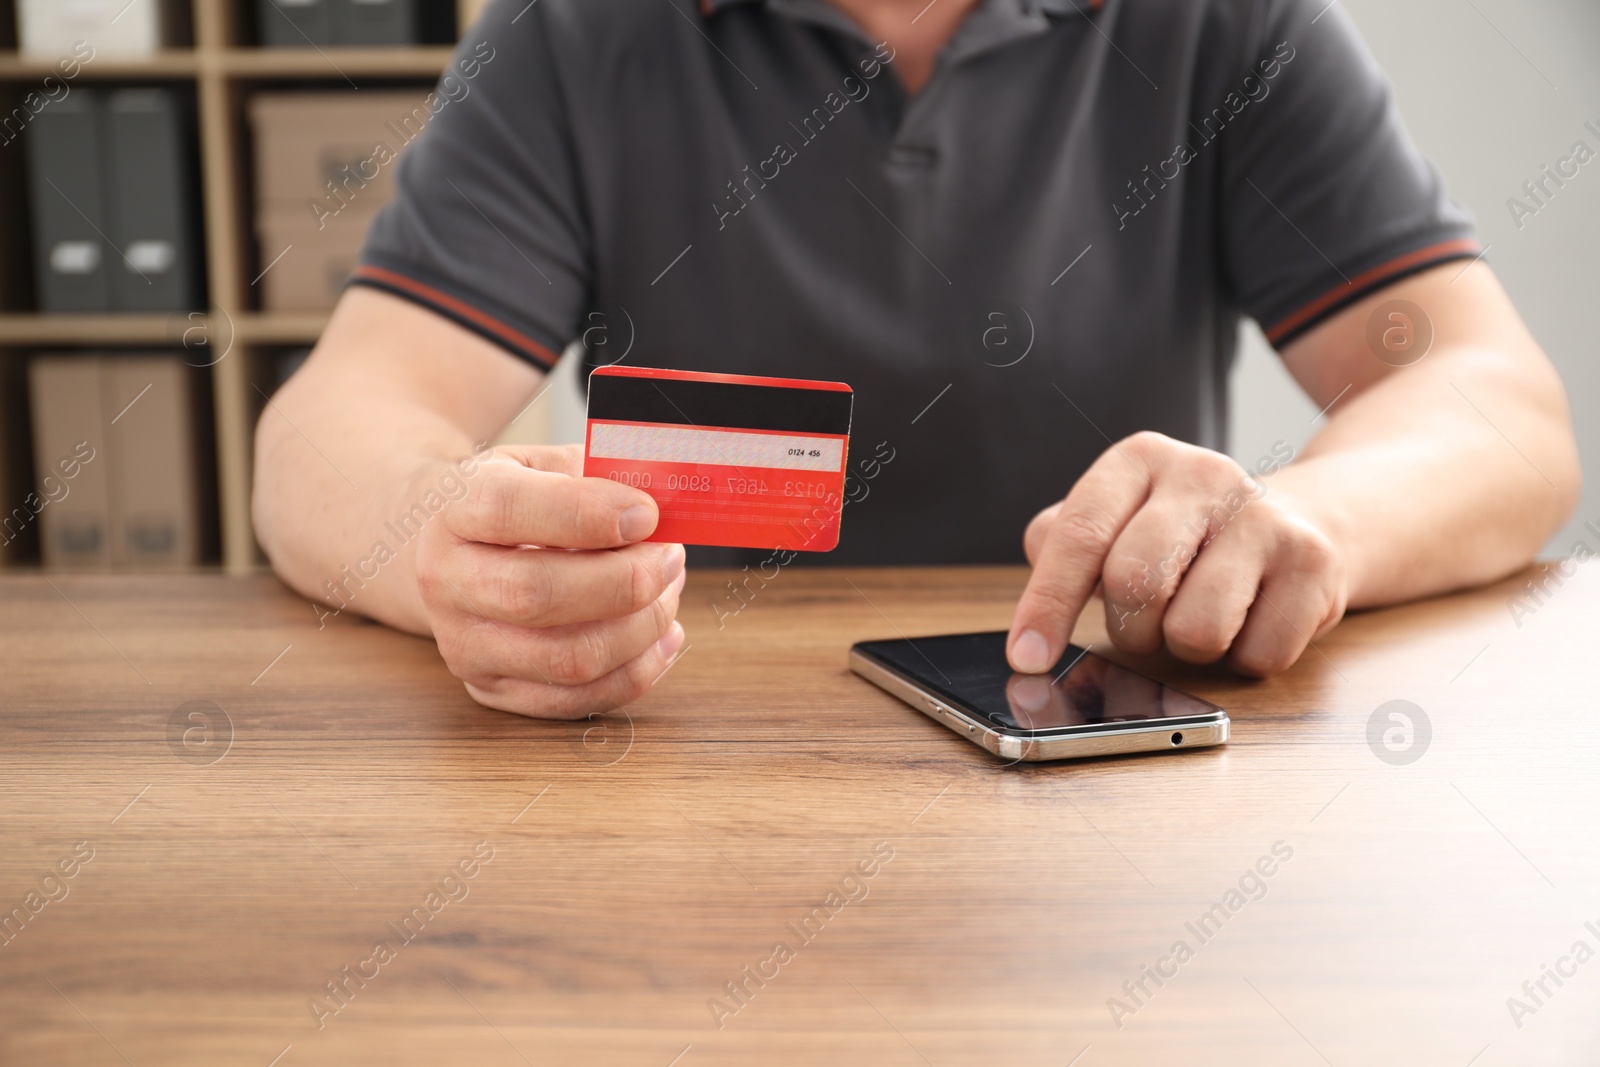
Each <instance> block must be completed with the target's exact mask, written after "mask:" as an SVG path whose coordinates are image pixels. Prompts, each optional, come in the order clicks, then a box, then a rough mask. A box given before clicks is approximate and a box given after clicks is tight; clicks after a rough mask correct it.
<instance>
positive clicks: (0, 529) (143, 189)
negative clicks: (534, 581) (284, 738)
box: [0, 0, 1600, 573]
mask: <svg viewBox="0 0 1600 1067" xmlns="http://www.w3.org/2000/svg"><path fill="white" fill-rule="evenodd" d="M1338 2H1341V3H1343V5H1344V7H1345V8H1346V10H1348V11H1349V13H1350V14H1351V15H1352V16H1353V17H1354V19H1355V21H1356V22H1357V24H1358V25H1359V26H1360V28H1361V29H1362V31H1363V33H1364V34H1365V35H1366V38H1367V40H1368V42H1369V43H1370V45H1371V47H1372V49H1373V51H1374V52H1375V53H1376V55H1377V57H1378V60H1379V62H1380V63H1381V64H1382V65H1383V66H1384V67H1385V69H1386V70H1387V71H1388V73H1389V75H1390V78H1391V79H1392V81H1393V82H1394V85H1395V89H1396V92H1397V93H1398V96H1399V100H1400V105H1401V109H1402V111H1403V113H1404V114H1405V116H1406V118H1407V121H1408V123H1409V125H1410V127H1411V131H1412V133H1413V135H1414V136H1415V138H1416V139H1417V141H1418V142H1419V144H1420V145H1421V147H1422V149H1423V150H1424V151H1425V152H1426V153H1428V155H1429V156H1431V157H1432V158H1433V160H1434V161H1435V162H1436V163H1437V164H1438V165H1439V166H1440V168H1441V169H1442V170H1443V172H1444V174H1445V176H1446V178H1447V180H1448V181H1449V184H1450V187H1451V189H1452V190H1453V192H1454V194H1455V196H1456V198H1457V199H1458V200H1460V201H1461V202H1462V203H1464V204H1465V205H1467V206H1468V207H1469V208H1470V209H1471V210H1472V211H1473V212H1474V213H1475V214H1476V215H1477V218H1478V221H1479V224H1480V226H1481V231H1482V238H1483V241H1484V242H1485V243H1486V244H1487V245H1488V246H1489V251H1488V255H1487V258H1488V260H1489V262H1490V263H1491V264H1492V265H1493V267H1494V268H1495V270H1496V271H1497V272H1498V274H1499V275H1500V277H1501V279H1502V281H1503V282H1504V283H1505V285H1506V288H1507V289H1508V290H1509V291H1510V293H1511V296H1512V298H1513V299H1514V300H1515V301H1516V303H1517V305H1518V307H1519V308H1520V309H1521V310H1522V313H1523V315H1524V316H1525V317H1526V318H1527V320H1528V322H1529V324H1530V325H1531V327H1532V328H1533V331H1534V333H1535V335H1536V336H1537V337H1538V338H1539V340H1540V341H1541V342H1542V343H1543V344H1544V346H1545V348H1546V350H1547V351H1548V352H1549V353H1550V355H1551V357H1552V358H1553V359H1554V360H1555V361H1556V364H1557V365H1558V367H1559V368H1560V370H1561V373H1562V375H1563V377H1564V378H1565V380H1566V383H1567V388H1568V390H1569V393H1570V395H1571V397H1572V402H1573V405H1574V408H1575V415H1576V423H1577V427H1578V434H1579V440H1580V445H1581V447H1582V449H1583V456H1584V461H1585V467H1586V469H1588V470H1590V471H1595V470H1600V428H1597V426H1596V421H1597V420H1596V418H1595V416H1596V414H1600V411H1597V408H1600V368H1597V367H1596V366H1595V365H1594V359H1593V357H1592V351H1593V349H1594V346H1595V340H1594V339H1595V337H1596V336H1597V334H1600V323H1597V322H1596V297H1597V294H1600V285H1597V282H1600V269H1597V267H1596V250H1597V249H1600V160H1597V161H1596V162H1594V163H1592V164H1590V165H1588V166H1585V167H1583V168H1582V169H1581V170H1580V171H1579V173H1578V175H1577V176H1576V177H1574V178H1570V179H1568V180H1566V182H1565V184H1564V185H1563V186H1562V187H1561V188H1559V189H1558V190H1557V191H1556V193H1555V195H1553V196H1549V197H1547V198H1545V201H1544V202H1543V203H1542V204H1532V202H1530V200H1529V198H1528V196H1527V194H1526V193H1525V192H1524V191H1523V184H1524V183H1525V182H1528V181H1530V180H1534V179H1539V178H1542V177H1543V168H1544V167H1545V166H1546V165H1550V166H1554V164H1555V162H1556V161H1557V160H1558V159H1560V158H1562V157H1564V156H1567V155H1569V154H1570V153H1571V152H1572V151H1573V146H1574V145H1575V143H1576V142H1578V141H1584V142H1587V143H1588V145H1589V146H1590V147H1591V148H1592V149H1594V150H1595V151H1600V133H1597V132H1595V131H1591V130H1589V129H1586V128H1585V125H1584V124H1585V122H1591V123H1593V124H1594V127H1595V130H1596V131H1600V64H1597V63H1596V62H1595V61H1594V56H1595V52H1596V47H1597V46H1600V5H1597V4H1595V3H1594V0H1523V2H1520V3H1518V2H1516V0H1388V2H1384V3H1380V2H1379V0H1338ZM480 8H481V2H480V0H0V507H3V508H5V509H8V510H5V511H3V512H0V567H34V566H39V565H41V564H42V565H43V566H46V567H50V568H60V569H74V570H108V571H151V570H157V571H159V570H166V569H189V568H193V567H197V566H216V565H219V564H220V565H222V566H223V567H224V568H225V569H227V570H228V571H230V572H233V573H245V572H248V571H250V570H252V569H254V568H256V567H258V566H260V563H261V557H260V554H259V551H258V550H257V548H256V546H255V543H254V540H253V538H252V535H251V532H250V523H249V469H250V440H251V436H252V433H253V428H254V425H255V420H256V419H257V418H259V417H260V416H261V413H262V411H263V409H264V408H265V406H266V405H267V403H268V402H269V398H270V396H271V394H272V392H273V390H274V389H276V388H277V387H278V385H280V384H281V383H282V382H283V380H284V379H285V378H286V377H287V376H288V375H289V374H291V373H293V371H294V369H295V368H296V367H297V366H298V364H299V362H300V361H301V360H302V359H303V358H304V356H305V353H306V352H307V350H308V348H309V346H310V345H311V344H312V343H314V342H315V340H316V337H317V334H318V332H319V331H320V330H321V328H322V325H323V323H324V322H325V321H326V317H327V313H328V310H329V309H330V308H331V306H332V304H333V302H334V301H335V300H336V299H337V296H338V293H339V291H340V288H341V286H342V284H343V281H344V277H345V275H346V274H347V273H348V271H349V270H350V267H351V265H352V263H353V262H354V259H355V255H356V251H357V249H358V248H359V246H360V242H361V238H362V235H363V233H364V232H365V229H366V225H367V223H368V222H369V221H370V219H371V218H372V216H373V214H374V213H375V212H376V211H377V209H378V208H379V207H380V206H381V205H382V204H383V203H384V202H385V200H387V199H388V197H389V196H390V195H391V190H392V186H391V185H390V181H391V177H392V173H393V168H392V165H391V163H392V156H393V155H394V154H397V153H398V152H399V151H400V150H401V149H402V148H403V147H404V145H405V144H406V143H407V142H408V141H409V140H410V139H411V138H412V137H415V136H416V134H417V132H419V131H420V129H421V128H422V126H423V125H425V124H426V122H427V121H428V119H429V117H430V114H429V105H428V97H429V93H430V92H431V91H432V89H433V87H434V83H435V81H436V80H437V79H438V78H439V76H440V74H441V73H443V72H445V71H446V65H447V64H449V63H451V48H452V45H453V43H454V41H455V40H456V39H457V36H458V34H460V33H463V32H465V28H466V27H467V26H469V25H470V23H471V20H472V19H473V17H474V16H475V14H476V13H477V10H478V9H480ZM478 72H479V69H478V68H477V67H476V66H474V65H472V64H471V63H470V62H468V63H466V64H464V65H463V64H461V63H458V64H457V66H456V67H455V68H452V69H451V70H450V71H449V73H450V74H451V75H452V76H453V77H454V78H455V79H456V85H457V87H458V88H457V91H460V89H459V87H461V86H470V82H471V79H472V78H473V77H475V76H476V75H477V73H478ZM358 88H359V89H360V90H361V91H360V92H359V93H357V92H355V91H354V90H356V89H358ZM433 106H434V108H435V109H437V108H439V107H441V106H448V103H445V104H443V105H441V104H440V103H439V100H438V98H436V99H435V101H434V104H433ZM1513 198H1516V199H1518V200H1521V201H1522V202H1523V203H1524V204H1532V206H1535V207H1537V211H1536V212H1534V213H1531V214H1529V213H1527V212H1523V213H1522V214H1521V217H1520V218H1519V217H1516V216H1514V215H1513V213H1512V211H1511V207H1510V204H1509V203H1508V202H1509V201H1511V200H1512V199H1513ZM308 204H309V205H313V209H312V210H307V207H308ZM1243 341H1244V343H1243V347H1242V351H1241V356H1240V360H1239V363H1238V366H1237V368H1236V372H1235V374H1234V380H1233V409H1234V422H1233V431H1232V436H1231V439H1230V440H1231V446H1230V447H1231V451H1232V452H1233V454H1234V455H1235V457H1236V458H1238V459H1239V460H1240V461H1241V462H1244V463H1246V464H1247V465H1248V464H1252V463H1253V462H1254V461H1255V460H1256V459H1257V458H1258V457H1260V456H1262V455H1266V454H1269V453H1271V452H1272V451H1273V446H1274V445H1275V443H1276V442H1279V441H1286V442H1288V443H1290V444H1292V445H1294V446H1295V447H1296V448H1298V447H1300V446H1301V445H1303V444H1304V442H1305V441H1307V440H1308V439H1309V438H1310V437H1311V436H1312V434H1314V433H1315V431H1316V428H1317V424H1318V422H1317V420H1318V412H1317V410H1316V408H1315V406H1314V405H1312V404H1311V403H1310V402H1309V401H1307V400H1306V399H1305V398H1304V397H1303V396H1302V395H1301V394H1300V393H1299V391H1298V390H1297V388H1296V387H1295V386H1294V384H1293V382H1291V381H1290V380H1289V379H1288V377H1287V376H1286V375H1285V374H1284V373H1283V371H1282V369H1281V366H1280V365H1279V363H1278V360H1277V357H1276V355H1275V354H1274V353H1273V352H1272V350H1271V349H1270V348H1269V347H1268V346H1267V345H1266V343H1265V342H1264V341H1263V339H1262V338H1261V336H1260V334H1259V332H1258V331H1256V330H1255V329H1254V327H1248V328H1247V329H1246V330H1245V331H1244V338H1243ZM576 372H577V360H576V358H575V356H574V353H573V352H571V351H569V352H568V354H567V355H566V357H564V359H563V361H562V364H561V365H560V367H559V368H558V369H557V371H556V373H555V375H554V376H553V379H552V382H551V384H550V388H549V389H548V391H547V392H546V393H545V394H544V396H543V397H542V399H541V400H539V402H537V403H535V404H533V405H532V406H531V407H530V408H529V409H528V411H527V412H526V414H525V415H524V417H523V418H522V419H520V420H519V422H518V424H517V425H515V426H513V427H512V428H510V429H509V430H508V431H507V434H506V439H508V440H520V441H578V440H581V437H582V417H583V412H582V402H581V392H580V389H579V387H578V376H577V373H576ZM80 442H89V443H90V444H89V447H88V448H87V449H84V448H82V447H80ZM1066 488H1067V487H1065V486H1063V487H1062V489H1063V491H1064V490H1065V489H1066ZM1585 520H1596V521H1597V522H1600V489H1596V488H1594V487H1593V486H1591V487H1589V488H1587V489H1586V491H1585V494H1584V499H1583V503H1582V504H1581V505H1580V508H1579V511H1578V513H1577V515H1576V516H1575V517H1574V519H1573V521H1572V523H1571V524H1569V527H1568V529H1567V530H1565V531H1563V533H1562V534H1561V535H1559V536H1558V537H1556V538H1555V539H1553V541H1552V542H1551V545H1550V546H1549V551H1550V552H1551V553H1552V554H1565V553H1566V552H1567V551H1569V550H1570V548H1571V545H1572V542H1573V541H1574V540H1575V539H1576V538H1577V537H1578V536H1579V535H1580V534H1579V531H1580V529H1581V526H1582V523H1583V522H1584V521H1585Z"/></svg>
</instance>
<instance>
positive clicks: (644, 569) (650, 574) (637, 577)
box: [622, 552, 661, 615]
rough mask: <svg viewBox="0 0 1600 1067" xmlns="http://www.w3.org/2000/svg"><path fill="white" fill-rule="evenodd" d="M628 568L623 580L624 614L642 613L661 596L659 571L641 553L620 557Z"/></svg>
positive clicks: (631, 553) (630, 553)
mask: <svg viewBox="0 0 1600 1067" xmlns="http://www.w3.org/2000/svg"><path fill="white" fill-rule="evenodd" d="M622 559H623V561H624V563H625V565H626V566H627V568H628V573H627V575H626V576H625V577H624V579H623V584H624V585H625V586H626V589H627V592H626V593H625V594H624V597H623V604H624V607H625V612H626V614H629V615H631V614H633V613H634V612H636V611H643V610H644V609H645V608H647V607H649V606H650V604H651V602H652V601H654V600H655V599H656V598H657V597H659V596H660V595H661V582H660V571H659V569H658V568H657V567H656V566H655V565H654V563H653V562H652V560H650V559H649V558H648V557H646V556H644V555H643V554H642V553H638V552H629V553H627V554H625V555H624V556H623V557H622Z"/></svg>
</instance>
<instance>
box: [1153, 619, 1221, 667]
mask: <svg viewBox="0 0 1600 1067" xmlns="http://www.w3.org/2000/svg"><path fill="white" fill-rule="evenodd" d="M1162 633H1163V636H1164V637H1165V638H1166V641H1167V648H1168V649H1169V650H1171V652H1172V654H1173V655H1175V656H1177V657H1178V658H1179V659H1182V660H1186V661H1188V662H1191V663H1215V662H1216V661H1217V660H1219V659H1221V658H1222V657H1223V655H1224V654H1225V653H1226V652H1227V651H1228V638H1227V635H1225V634H1224V633H1223V632H1222V628H1221V627H1220V626H1218V625H1217V624H1216V623H1215V622H1214V621H1213V620H1211V619H1206V618H1200V617H1195V616H1181V617H1174V616H1170V615H1169V616H1168V617H1167V620H1166V623H1165V624H1164V626H1163V627H1162Z"/></svg>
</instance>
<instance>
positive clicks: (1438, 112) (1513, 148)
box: [1230, 0, 1600, 554]
mask: <svg viewBox="0 0 1600 1067" xmlns="http://www.w3.org/2000/svg"><path fill="white" fill-rule="evenodd" d="M1341 2H1342V3H1344V5H1345V7H1346V10H1348V11H1349V12H1350V14H1351V16H1352V17H1353V18H1354V19H1355V21H1356V24H1357V25H1358V26H1360V27H1361V31H1362V33H1363V34H1364V35H1365V36H1366V39H1367V43H1368V44H1369V45H1370V46H1371V47H1372V50H1373V52H1374V53H1375V54H1376V55H1377V57H1378V61H1379V62H1380V63H1381V64H1382V65H1383V67H1384V69H1385V70H1387V71H1388V73H1389V77H1390V80H1391V81H1393V82H1394V85H1395V90H1396V92H1397V93H1398V94H1399V100H1400V108H1401V111H1402V113H1403V114H1404V115H1405V118H1406V122H1407V124H1408V125H1409V126H1410V128H1411V133H1412V136H1413V137H1415V138H1416V140H1417V143H1418V144H1419V145H1421V147H1422V150H1423V151H1424V152H1426V153H1427V154H1428V155H1429V156H1430V157H1432V159H1433V161H1434V162H1435V163H1437V164H1438V165H1439V167H1440V169H1441V170H1443V171H1444V175H1445V179H1446V180H1447V181H1448V182H1449V185H1450V189H1451V192H1452V193H1453V194H1454V196H1455V198H1456V199H1457V200H1458V201H1460V202H1461V203H1463V204H1465V205H1466V206H1467V207H1469V208H1471V209H1472V211H1473V213H1474V214H1476V215H1477V217H1478V223H1479V226H1480V228H1481V236H1482V240H1483V241H1484V243H1486V244H1487V245H1489V246H1490V248H1489V254H1488V256H1487V259H1488V262H1489V263H1490V265H1491V266H1493V268H1494V270H1495V273H1496V274H1498V275H1499V277H1500V280H1501V281H1502V282H1503V283H1504V284H1505V287H1506V289H1507V290H1508V291H1509V292H1510V293H1511V298H1512V299H1513V300H1514V301H1516V304H1517V307H1518V308H1519V309H1520V310H1521V311H1522V314H1523V317H1524V318H1526V319H1527V321H1528V324H1529V326H1530V327H1531V328H1532V329H1533V332H1534V335H1535V336H1536V337H1538V339H1539V341H1540V342H1541V343H1542V344H1543V345H1544V347H1545V351H1547V352H1549V353H1550V358H1551V359H1553V360H1554V361H1555V364H1556V366H1557V367H1558V368H1559V369H1560V371H1561V376H1562V377H1563V378H1564V379H1565V381H1566V383H1567V392H1568V395H1569V397H1570V399H1571V402H1572V406H1573V421H1574V422H1575V424H1576V426H1577V433H1578V444H1579V447H1580V449H1581V450H1582V453H1583V464H1584V470H1585V472H1586V473H1587V474H1588V475H1589V479H1590V480H1589V482H1588V484H1587V486H1586V487H1585V490H1584V495H1583V501H1582V503H1581V504H1579V506H1578V511H1577V513H1576V515H1575V516H1574V518H1573V520H1572V522H1571V523H1569V524H1568V526H1567V528H1566V529H1565V530H1564V531H1562V533H1561V534H1560V535H1558V536H1557V537H1556V538H1554V539H1553V540H1552V541H1551V543H1550V545H1549V547H1548V551H1550V552H1551V553H1554V554H1565V553H1566V552H1568V551H1569V550H1570V549H1571V547H1572V543H1573V541H1574V540H1575V539H1576V538H1577V537H1578V536H1579V528H1580V527H1581V526H1582V524H1583V521H1584V520H1585V519H1593V520H1596V521H1597V522H1600V418H1597V416H1600V367H1597V366H1596V361H1595V356H1596V348H1597V344H1596V341H1597V338H1600V160H1597V161H1595V162H1593V163H1590V164H1589V165H1588V166H1586V167H1584V168H1582V169H1581V170H1580V171H1579V174H1578V177H1577V178H1575V179H1573V180H1571V181H1568V182H1567V185H1566V187H1565V188H1563V189H1561V190H1560V191H1559V192H1558V193H1557V195H1556V196H1555V197H1554V198H1552V199H1551V200H1550V202H1549V204H1548V205H1547V206H1546V207H1544V208H1543V209H1541V210H1540V211H1539V213H1538V214H1537V215H1536V216H1534V217H1532V218H1524V219H1523V220H1522V222H1523V225H1522V228H1521V229H1520V230H1519V229H1518V228H1517V227H1516V225H1515V224H1514V223H1513V221H1512V217H1511V213H1510V212H1509V211H1508V210H1507V208H1506V200H1507V199H1508V198H1509V197H1513V196H1521V195H1522V194H1521V186H1522V183H1523V182H1525V181H1528V180H1529V179H1531V178H1534V177H1537V176H1538V175H1539V172H1540V168H1541V167H1542V166H1544V165H1545V164H1547V163H1548V164H1554V163H1555V161H1556V159H1557V158H1558V157H1561V156H1564V155H1566V154H1568V152H1569V151H1570V150H1571V148H1572V145H1573V142H1574V141H1577V140H1579V139H1580V138H1581V139H1582V140H1585V141H1587V142H1588V143H1589V145H1590V147H1592V148H1596V149H1600V139H1597V138H1596V137H1595V135H1594V134H1592V133H1589V132H1588V131H1587V130H1585V129H1584V128H1583V124H1584V122H1585V121H1590V122H1593V123H1594V124H1595V125H1596V126H1597V127H1600V3H1596V2H1595V0H1341ZM1502 34H1503V36H1502ZM1519 52H1520V54H1519ZM1547 78H1548V79H1549V80H1548V81H1547V80H1546V79H1547ZM1551 83H1554V84H1553V85H1552V84H1551ZM1233 401H1234V423H1233V433H1232V436H1231V438H1230V440H1231V446H1230V450H1231V451H1232V453H1233V455H1234V456H1235V457H1236V458H1238V459H1240V460H1241V461H1244V460H1251V461H1253V460H1254V459H1255V458H1256V457H1258V456H1261V455H1263V454H1265V453H1266V452H1268V451H1269V450H1270V448H1271V446H1272V443H1273V442H1274V441H1277V440H1279V439H1282V440H1287V441H1289V442H1290V443H1291V444H1294V445H1295V446H1296V447H1298V446H1299V445H1300V444H1301V443H1303V442H1304V441H1305V440H1307V439H1308V438H1309V437H1310V436H1311V434H1312V432H1313V427H1312V425H1311V421H1310V420H1311V419H1312V418H1313V417H1314V416H1315V415H1316V413H1317V412H1316V408H1315V406H1314V405H1312V404H1311V403H1310V401H1308V400H1306V399H1305V397H1304V396H1303V395H1302V394H1301V393H1300V392H1299V390H1298V388H1297V387H1296V386H1295V385H1294V383H1293V382H1292V381H1291V380H1289V378H1288V376H1287V375H1285V374H1284V372H1283V369H1282V367H1281V366H1280V365H1279V363H1278V359H1277V356H1276V355H1275V354H1274V353H1273V352H1272V351H1271V349H1269V348H1268V347H1267V346H1266V344H1265V342H1264V341H1263V340H1262V339H1261V336H1260V334H1259V332H1258V331H1256V330H1254V329H1250V330H1247V331H1246V344H1245V347H1244V350H1243V352H1242V354H1241V359H1240V362H1239V366H1238V368H1237V370H1236V372H1235V374H1234V380H1233ZM1591 540H1592V538H1591Z"/></svg>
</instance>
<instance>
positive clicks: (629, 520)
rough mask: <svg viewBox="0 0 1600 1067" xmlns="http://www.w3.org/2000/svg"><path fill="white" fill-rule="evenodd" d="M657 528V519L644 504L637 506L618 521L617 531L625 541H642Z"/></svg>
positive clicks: (624, 513)
mask: <svg viewBox="0 0 1600 1067" xmlns="http://www.w3.org/2000/svg"><path fill="white" fill-rule="evenodd" d="M655 528H656V517H655V515H654V514H653V513H652V512H651V510H650V509H649V508H647V507H645V506H644V505H643V504H635V505H634V506H633V507H631V508H629V509H628V510H627V511H624V512H623V513H622V517H621V518H620V519H618V520H617V530H618V532H619V533H621V534H622V539H623V540H624V541H642V540H643V539H644V538H646V537H649V536H650V531H651V530H654V529H655Z"/></svg>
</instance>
